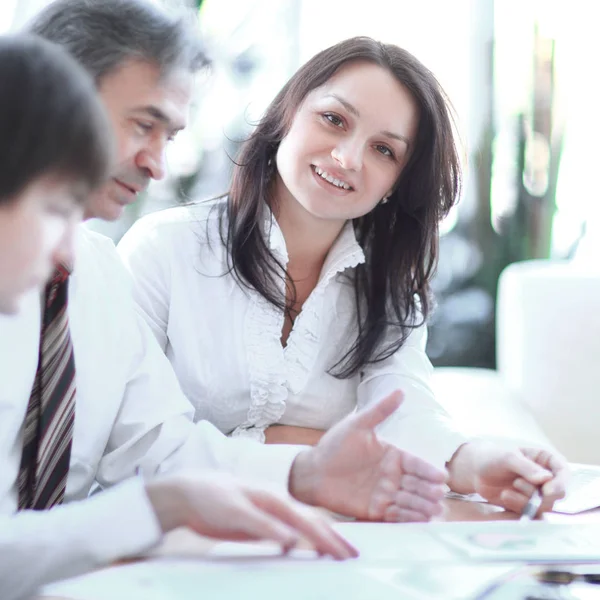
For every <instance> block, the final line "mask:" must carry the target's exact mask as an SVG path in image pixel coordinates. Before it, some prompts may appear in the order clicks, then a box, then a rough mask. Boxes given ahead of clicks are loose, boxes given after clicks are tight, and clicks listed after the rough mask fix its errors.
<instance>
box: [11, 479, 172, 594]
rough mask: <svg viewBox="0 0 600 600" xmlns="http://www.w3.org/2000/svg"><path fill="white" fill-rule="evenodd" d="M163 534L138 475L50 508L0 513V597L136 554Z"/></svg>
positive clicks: (156, 541)
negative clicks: (83, 497)
mask: <svg viewBox="0 0 600 600" xmlns="http://www.w3.org/2000/svg"><path fill="white" fill-rule="evenodd" d="M161 536H162V533H161V530H160V526H159V524H158V521H157V519H156V516H155V513H154V510H153V508H152V506H151V504H150V501H149V500H148V497H147V495H146V492H145V490H144V486H143V482H142V481H141V479H140V478H135V479H132V480H130V481H127V482H125V483H123V484H121V485H119V486H117V487H115V488H114V489H112V490H109V491H107V492H104V493H102V494H98V495H96V496H94V497H92V498H89V499H86V500H82V501H80V502H73V503H70V504H66V505H63V506H58V507H56V508H53V509H52V510H49V511H29V510H27V511H22V512H19V513H16V514H15V515H12V516H6V515H3V516H1V517H0V589H1V590H2V599H3V600H16V599H17V598H23V597H29V596H30V595H31V594H33V593H34V592H35V590H36V589H38V588H39V587H40V586H42V585H45V584H48V583H51V582H52V581H56V580H58V579H64V578H67V577H74V576H76V575H80V574H82V573H85V572H87V571H90V570H93V569H97V568H100V567H103V566H106V565H109V564H110V563H111V562H114V561H115V560H118V559H121V558H126V557H129V556H133V555H136V554H140V553H142V552H145V551H147V550H149V549H150V548H151V547H153V546H154V545H156V544H157V543H158V542H159V541H160V539H161Z"/></svg>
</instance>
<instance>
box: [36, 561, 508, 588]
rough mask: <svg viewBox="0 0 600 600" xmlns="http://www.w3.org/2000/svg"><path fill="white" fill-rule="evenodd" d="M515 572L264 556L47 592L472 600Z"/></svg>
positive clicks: (129, 574) (123, 570)
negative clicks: (374, 564) (382, 565)
mask: <svg viewBox="0 0 600 600" xmlns="http://www.w3.org/2000/svg"><path fill="white" fill-rule="evenodd" d="M236 554H237V556H238V557H239V555H240V554H241V553H240V552H236ZM514 570H515V567H514V565H512V566H506V565H461V564H458V565H457V564H454V565H448V564H442V565H438V564H437V563H419V564H413V565H412V566H411V567H408V566H405V567H392V566H389V567H374V566H368V567H365V568H363V567H361V563H360V560H357V561H347V562H342V563H340V562H335V561H331V560H323V559H321V560H316V559H313V560H312V561H307V560H305V558H302V559H301V560H300V561H296V560H294V559H289V560H285V559H277V560H271V559H267V558H265V557H264V556H261V557H259V558H258V559H256V560H252V559H248V558H244V559H240V558H235V559H232V560H231V561H230V562H224V561H221V560H219V561H217V562H214V563H212V562H208V561H201V560H174V561H172V560H167V559H161V560H151V561H147V562H141V563H135V564H130V565H124V566H122V567H115V568H112V569H107V570H105V571H100V572H97V573H94V574H91V575H87V576H85V577H80V578H77V579H72V580H69V581H65V582H62V583H59V584H56V585H53V586H48V587H47V588H45V589H44V593H45V594H47V595H59V596H60V597H64V598H72V599H74V600H198V598H210V599H211V600H231V598H260V599H261V600H281V598H282V596H285V599H286V600H306V598H311V600H373V599H374V598H377V600H398V599H399V598H402V599H403V600H439V598H444V600H468V599H469V598H476V597H478V596H479V595H480V594H481V593H482V592H483V591H484V590H487V589H489V588H490V586H493V584H494V583H495V582H496V581H498V580H499V579H504V578H505V577H506V575H507V574H509V573H511V572H512V571H514Z"/></svg>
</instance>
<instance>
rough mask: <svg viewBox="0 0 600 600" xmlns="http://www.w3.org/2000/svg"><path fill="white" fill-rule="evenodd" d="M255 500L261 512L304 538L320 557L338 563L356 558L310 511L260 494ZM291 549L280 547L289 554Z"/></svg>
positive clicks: (340, 539)
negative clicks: (327, 556)
mask: <svg viewBox="0 0 600 600" xmlns="http://www.w3.org/2000/svg"><path fill="white" fill-rule="evenodd" d="M255 498H256V501H257V504H258V506H259V507H260V508H261V509H262V510H263V511H265V512H267V513H268V514H269V515H271V516H273V517H275V518H276V519H278V520H279V521H281V522H283V523H285V524H286V526H288V527H291V528H292V529H293V530H294V531H295V532H298V534H301V535H302V536H304V537H305V538H306V539H307V541H309V542H310V543H311V544H312V545H313V547H314V548H315V550H316V551H317V552H318V553H319V554H327V555H330V556H332V557H333V558H335V559H338V560H343V559H346V558H355V557H356V556H358V551H357V550H356V548H354V546H352V545H351V544H350V543H349V542H348V541H347V540H345V539H344V538H343V537H342V536H341V535H340V534H339V533H338V532H337V531H335V530H334V529H333V528H332V527H331V525H330V524H329V523H328V522H327V521H326V520H325V519H323V518H322V517H321V516H320V515H318V514H317V513H316V512H314V511H313V510H312V509H306V508H304V507H301V506H299V505H298V506H296V505H295V503H292V502H290V501H287V500H284V499H281V498H278V497H277V496H275V495H272V494H267V493H266V492H262V491H260V492H255ZM296 542H297V538H296ZM293 545H295V543H294V544H293ZM293 545H292V546H285V545H284V546H283V547H284V549H288V550H289V549H290V548H292V547H293Z"/></svg>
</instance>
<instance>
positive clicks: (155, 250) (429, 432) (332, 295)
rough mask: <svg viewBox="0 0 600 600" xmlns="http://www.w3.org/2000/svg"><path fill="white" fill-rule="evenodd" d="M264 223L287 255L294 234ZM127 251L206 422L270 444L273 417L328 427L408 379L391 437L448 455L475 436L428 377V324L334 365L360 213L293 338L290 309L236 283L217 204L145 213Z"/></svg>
mask: <svg viewBox="0 0 600 600" xmlns="http://www.w3.org/2000/svg"><path fill="white" fill-rule="evenodd" d="M264 230H265V236H266V237H267V239H268V242H269V245H270V248H271V251H272V252H273V253H274V254H275V256H276V258H277V259H278V260H279V261H280V262H281V264H283V265H287V262H288V255H287V250H286V245H285V240H284V237H283V234H282V232H281V230H280V228H279V226H278V225H277V222H276V220H275V219H274V218H273V216H272V215H271V214H270V213H269V215H268V216H267V218H266V220H265V227H264ZM119 252H120V254H121V257H122V258H123V260H124V262H125V264H126V265H127V266H128V268H129V270H130V272H131V274H132V276H133V280H134V296H135V299H136V301H137V303H138V305H139V308H140V311H141V313H142V315H143V317H144V318H145V319H146V320H147V322H148V323H149V325H150V327H151V328H152V330H153V332H154V334H155V336H156V338H157V340H158V341H159V343H160V344H161V346H162V348H163V351H164V352H165V353H166V355H167V356H168V358H169V360H170V361H171V364H172V365H173V368H174V369H175V372H176V374H177V376H178V378H179V382H180V384H181V386H182V388H183V391H184V393H185V394H186V395H187V397H188V398H189V399H190V401H191V402H192V404H194V406H195V408H196V419H197V420H199V419H207V420H209V421H211V422H212V423H214V424H215V425H216V426H217V427H218V428H219V429H221V431H223V432H224V433H226V434H228V435H233V436H246V437H251V438H254V439H256V440H257V441H259V442H263V441H264V430H265V429H266V428H267V427H268V426H270V425H272V424H274V423H280V424H285V425H294V426H300V427H310V428H315V429H322V430H326V429H329V428H330V427H331V426H333V425H334V424H335V423H337V422H338V421H340V420H341V419H342V418H343V417H344V416H346V415H348V414H349V413H351V412H353V411H354V410H355V409H356V408H357V406H358V407H360V406H363V405H365V404H368V403H370V402H372V401H374V400H376V399H378V398H380V397H382V396H383V395H386V394H388V393H390V392H391V391H393V390H394V389H398V388H400V389H402V390H403V392H404V395H405V399H404V402H403V404H402V406H401V407H400V409H399V410H398V411H397V413H396V414H395V415H393V416H392V417H391V418H390V419H388V421H387V422H386V423H385V424H384V425H383V426H382V427H381V429H380V433H381V435H384V436H385V437H386V438H388V439H390V440H391V441H393V442H394V443H395V444H397V445H398V446H400V447H402V448H405V449H407V450H409V451H411V452H413V453H415V454H417V455H420V456H422V457H423V458H425V459H427V460H430V462H433V463H435V464H438V465H443V464H444V462H445V461H446V460H448V459H449V458H450V457H451V455H452V454H453V452H454V451H455V450H456V448H457V447H458V445H460V444H461V443H463V442H464V441H465V438H464V437H463V436H462V435H461V434H460V433H458V432H456V431H455V429H454V428H453V426H452V424H451V423H450V421H449V419H448V417H447V415H446V413H445V412H444V411H443V410H442V408H441V407H440V406H439V404H438V403H437V402H436V401H435V398H434V397H433V394H432V392H431V389H430V387H429V383H428V381H429V377H430V374H431V364H430V362H429V360H428V359H427V356H426V354H425V351H424V348H425V341H426V328H425V327H421V328H419V329H416V330H414V331H413V333H412V334H411V335H410V336H409V338H408V340H407V341H406V343H405V344H404V346H403V347H402V348H401V349H400V350H398V351H397V352H396V353H395V354H394V355H393V356H392V357H390V358H389V359H386V360H385V361H381V362H379V363H376V364H374V365H369V366H367V367H365V369H363V371H362V372H361V374H360V375H356V376H354V377H351V378H349V379H338V378H336V377H334V376H333V375H331V374H330V373H329V371H330V370H331V368H332V367H333V366H334V365H335V364H336V363H337V362H338V361H339V360H340V358H342V357H343V356H344V354H345V353H346V352H347V351H348V349H349V348H350V347H351V345H352V343H353V342H354V339H355V336H356V324H355V320H356V316H355V310H354V295H353V294H354V291H353V288H352V286H351V284H350V282H349V277H348V275H350V276H351V275H352V269H354V268H355V267H356V266H357V265H358V264H360V263H362V262H364V260H365V256H364V253H363V251H362V249H361V247H360V245H359V244H358V242H357V241H356V237H355V235H354V231H353V228H352V225H351V223H347V224H346V226H345V227H344V228H343V230H342V232H341V233H340V235H339V236H338V239H337V240H336V242H335V244H334V246H333V247H332V248H331V250H330V252H329V254H328V256H327V259H326V261H325V264H324V265H323V269H322V271H321V274H320V277H319V281H318V283H317V285H316V287H315V289H314V290H313V291H312V293H311V294H310V296H309V297H308V298H307V300H306V301H305V303H304V305H303V307H302V310H301V312H300V313H299V314H298V316H297V317H296V319H295V322H294V325H293V328H292V331H291V332H290V335H289V337H288V341H287V345H286V346H285V348H284V347H283V346H282V344H281V333H282V329H283V325H284V315H283V312H282V311H281V310H279V309H278V308H277V307H275V306H273V305H272V304H270V303H269V302H267V301H266V300H265V299H264V298H263V297H262V296H261V295H260V294H258V293H257V292H254V291H251V290H248V289H246V288H243V287H242V286H240V285H238V284H237V282H236V281H235V279H234V277H233V276H232V275H231V273H230V272H229V270H228V265H227V257H226V253H225V249H224V247H223V245H222V243H221V239H220V235H219V223H218V217H217V210H215V206H214V204H210V203H203V204H199V205H195V206H191V207H181V208H174V209H168V210H166V211H161V212H159V213H154V214H152V215H149V216H147V217H144V218H142V219H140V220H139V221H138V222H137V223H136V224H135V225H134V226H133V227H132V229H131V230H130V231H129V232H128V233H127V234H126V236H125V237H124V238H123V240H122V241H121V243H120V244H119ZM281 286H282V289H281V291H282V294H283V291H284V290H283V282H282V283H281ZM432 440H433V441H432Z"/></svg>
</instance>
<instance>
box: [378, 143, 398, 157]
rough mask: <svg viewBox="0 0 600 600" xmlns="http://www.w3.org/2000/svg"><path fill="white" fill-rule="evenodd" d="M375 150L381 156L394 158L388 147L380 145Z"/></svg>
mask: <svg viewBox="0 0 600 600" xmlns="http://www.w3.org/2000/svg"><path fill="white" fill-rule="evenodd" d="M375 149H376V150H377V152H379V153H380V154H383V155H384V156H389V157H390V158H394V153H393V152H392V151H391V150H390V149H389V148H388V147H387V146H383V145H382V144H378V145H377V146H375Z"/></svg>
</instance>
